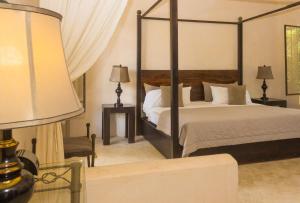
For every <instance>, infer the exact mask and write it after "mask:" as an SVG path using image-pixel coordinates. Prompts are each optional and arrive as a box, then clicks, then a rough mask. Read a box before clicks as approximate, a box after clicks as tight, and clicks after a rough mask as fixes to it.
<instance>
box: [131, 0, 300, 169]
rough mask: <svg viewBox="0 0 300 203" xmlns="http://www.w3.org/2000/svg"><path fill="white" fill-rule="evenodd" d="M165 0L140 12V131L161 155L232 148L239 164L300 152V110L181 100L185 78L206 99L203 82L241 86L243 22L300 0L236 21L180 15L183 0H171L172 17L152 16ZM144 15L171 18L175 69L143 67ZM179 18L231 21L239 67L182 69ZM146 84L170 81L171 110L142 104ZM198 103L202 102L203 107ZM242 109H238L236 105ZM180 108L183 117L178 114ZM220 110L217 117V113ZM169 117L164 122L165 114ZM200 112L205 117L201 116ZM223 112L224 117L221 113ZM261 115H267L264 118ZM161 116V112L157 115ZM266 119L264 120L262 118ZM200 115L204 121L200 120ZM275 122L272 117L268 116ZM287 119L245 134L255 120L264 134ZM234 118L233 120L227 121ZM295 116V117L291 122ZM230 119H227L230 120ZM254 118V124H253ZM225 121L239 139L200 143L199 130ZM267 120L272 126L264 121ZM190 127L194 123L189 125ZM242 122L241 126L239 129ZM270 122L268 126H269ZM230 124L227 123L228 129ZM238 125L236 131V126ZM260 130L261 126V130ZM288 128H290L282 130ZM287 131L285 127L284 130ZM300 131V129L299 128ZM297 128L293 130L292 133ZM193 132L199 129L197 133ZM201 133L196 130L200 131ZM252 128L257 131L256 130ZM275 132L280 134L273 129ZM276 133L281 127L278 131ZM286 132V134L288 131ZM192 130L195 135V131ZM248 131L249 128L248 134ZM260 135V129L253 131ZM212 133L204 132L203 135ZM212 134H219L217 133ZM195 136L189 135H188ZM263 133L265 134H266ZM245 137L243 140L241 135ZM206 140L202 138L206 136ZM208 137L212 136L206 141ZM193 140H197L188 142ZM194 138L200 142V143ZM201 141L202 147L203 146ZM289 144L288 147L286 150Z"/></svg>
mask: <svg viewBox="0 0 300 203" xmlns="http://www.w3.org/2000/svg"><path fill="white" fill-rule="evenodd" d="M161 1H162V0H158V1H156V2H155V3H154V4H153V5H152V6H151V7H150V8H149V9H148V10H147V11H146V12H145V13H143V14H142V12H141V11H140V10H139V11H137V100H136V105H137V134H140V135H143V136H144V137H145V138H146V139H147V140H149V141H150V142H151V143H152V144H153V145H154V146H155V147H156V148H157V149H158V150H159V151H160V152H161V153H162V154H164V155H165V156H166V157H167V158H177V157H181V156H199V155H208V154H216V153H229V154H231V155H232V156H233V157H235V158H236V159H237V160H238V162H239V163H248V162H256V161H265V160H273V159H281V158H288V157H296V156H300V128H299V129H298V128H297V129H293V130H290V129H289V128H292V127H293V126H294V125H295V124H296V126H297V122H298V121H300V112H295V111H297V110H290V109H279V108H276V109H274V107H265V106H255V105H253V106H245V107H244V106H243V107H242V106H235V107H231V108H226V107H222V106H218V108H203V105H204V106H205V104H203V103H204V102H202V103H201V102H198V103H197V102H196V103H197V104H196V103H195V105H196V107H195V106H192V107H187V108H179V106H180V104H179V101H178V98H179V94H178V85H179V84H180V83H182V84H183V86H190V87H191V90H190V99H191V101H201V100H203V99H204V94H205V93H204V87H203V82H210V83H223V84H229V83H234V82H237V83H238V84H239V85H242V84H243V26H244V23H246V22H248V21H252V20H255V19H258V18H261V17H264V16H268V15H271V14H275V13H279V12H281V11H284V10H288V9H291V8H294V7H297V6H300V1H298V2H296V3H293V4H290V5H288V6H285V7H282V8H279V9H276V10H273V11H270V12H266V13H263V14H260V15H256V16H254V17H250V18H247V19H242V18H241V17H240V18H239V19H238V21H237V22H230V21H208V20H193V19H179V18H178V5H177V0H170V18H160V17H148V16H147V15H148V14H149V13H150V12H151V11H152V10H153V9H154V8H155V7H156V6H157V5H159V4H160V2H161ZM144 20H157V21H170V39H171V40H170V42H171V49H170V52H171V68H170V70H143V69H142V23H143V21H144ZM178 22H189V23H209V24H227V25H232V27H233V28H235V29H237V42H238V43H237V44H238V54H237V60H238V61H237V65H238V67H237V69H232V70H179V68H178V66H179V65H178V51H179V50H178ZM144 84H148V85H153V86H162V85H171V87H170V89H171V106H170V107H171V108H169V109H160V110H158V109H156V111H155V112H145V110H143V108H142V105H143V102H144V100H145V95H146V92H145V88H144ZM197 105H198V107H199V105H200V108H198V107H197ZM237 109H238V110H237ZM268 111H269V112H270V113H271V114H272V115H273V117H270V116H267V117H265V118H264V114H266V113H263V112H268ZM179 112H180V117H182V118H179ZM193 112H197V115H198V116H196V117H197V119H196V120H194V119H193V117H194V116H192V114H193ZM224 112H225V113H226V115H230V116H228V117H227V118H228V119H226V118H225V119H223V120H218V121H216V122H215V123H214V122H209V121H213V120H214V118H218V117H220V115H222V114H224ZM248 112H252V114H253V117H251V116H250V117H251V119H252V120H251V119H250V120H249V118H248V117H247V116H248V115H247V114H248ZM151 113H152V115H154V116H151V117H155V115H158V114H159V118H160V120H155V119H153V120H151V119H150V118H149V117H150V116H149V115H150V114H151ZM214 114H215V116H213V115H214ZM245 114H246V116H244V118H242V119H240V118H241V117H243V116H242V115H245ZM162 116H163V117H165V120H164V121H162V119H161V117H162ZM200 117H201V118H200ZM221 117H222V116H221ZM259 117H262V118H261V119H259ZM155 118H156V117H155ZM184 119H185V124H187V125H185V126H184V127H185V128H183V123H184V122H183V121H182V120H184ZM263 119H265V120H263ZM199 120H201V121H199ZM239 120H244V123H239V122H240V121H239ZM268 120H269V121H270V122H267V121H268ZM282 120H286V121H287V122H285V124H286V126H284V127H282V126H281V128H280V129H278V128H277V129H276V128H275V131H273V132H271V131H268V133H269V135H268V136H266V135H265V134H264V136H261V137H256V138H254V137H253V135H252V134H251V130H249V129H247V130H249V131H250V135H249V136H250V137H251V136H252V138H254V139H249V137H243V136H242V135H243V133H246V132H243V131H242V130H243V127H244V128H245V126H247V125H252V124H253V126H252V128H254V130H255V129H256V131H259V130H261V132H262V133H267V132H263V131H266V130H270V129H272V128H274V127H276V124H277V126H278V123H280V122H282ZM228 121H230V122H231V123H230V122H228ZM288 121H290V122H288ZM226 122H227V123H226ZM250 122H252V123H251V124H249V123H250ZM220 123H221V124H222V125H224V126H230V125H231V124H232V123H234V125H232V126H231V127H232V128H231V129H230V130H231V131H232V134H234V136H235V139H231V137H230V139H229V137H225V138H224V139H223V138H222V139H219V140H218V138H216V139H215V141H216V142H217V143H218V144H215V143H216V142H214V143H212V142H205V143H206V145H205V144H203V143H204V142H202V143H201V139H199V137H197V134H201V133H202V134H203V133H204V132H208V131H207V130H209V129H208V128H209V126H210V128H214V130H220V131H221V130H223V131H224V129H218V128H217V125H219V124H220ZM264 124H265V125H266V126H267V127H266V126H264ZM187 126H189V127H187ZM238 126H242V127H240V128H238ZM268 127H269V128H268ZM225 129H226V128H225ZM232 129H233V130H232ZM257 129H258V130H257ZM282 129H285V130H286V131H285V130H282ZM281 130H282V131H281ZM296 130H297V133H298V136H297V133H295V131H296ZM292 131H293V132H292ZM192 132H194V133H192ZM195 132H196V133H195ZM252 132H253V131H252ZM274 132H275V134H274ZM276 132H281V134H280V133H277V134H276ZM285 133H287V134H286V136H283V134H285ZM192 134H194V135H193V136H192ZM248 134H249V133H248ZM254 134H255V132H254ZM205 135H206V136H208V135H209V134H204V136H205ZM211 136H214V135H213V134H212V135H211ZM187 137H190V139H186V138H187ZM262 137H264V138H262ZM237 139H240V140H242V141H241V142H237V141H236V140H237ZM202 141H203V140H202ZM205 141H209V140H205ZM188 142H192V143H188ZM193 142H197V143H198V145H197V146H195V145H194V143H193ZM199 145H201V147H199ZM282 149H284V150H282Z"/></svg>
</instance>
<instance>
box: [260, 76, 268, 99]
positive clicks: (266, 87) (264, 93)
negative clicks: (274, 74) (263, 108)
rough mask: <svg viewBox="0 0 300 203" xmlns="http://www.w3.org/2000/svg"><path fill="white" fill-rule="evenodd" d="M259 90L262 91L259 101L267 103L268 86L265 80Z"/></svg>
mask: <svg viewBox="0 0 300 203" xmlns="http://www.w3.org/2000/svg"><path fill="white" fill-rule="evenodd" d="M261 88H262V90H263V96H262V97H261V100H263V101H268V100H269V98H268V97H267V89H268V85H267V82H266V79H264V81H263V84H262V86H261Z"/></svg>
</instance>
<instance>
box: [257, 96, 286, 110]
mask: <svg viewBox="0 0 300 203" xmlns="http://www.w3.org/2000/svg"><path fill="white" fill-rule="evenodd" d="M252 102H253V103H256V104H263V105H267V106H279V107H284V108H286V107H287V101H286V100H283V99H273V98H269V99H268V100H262V99H261V98H255V99H252Z"/></svg>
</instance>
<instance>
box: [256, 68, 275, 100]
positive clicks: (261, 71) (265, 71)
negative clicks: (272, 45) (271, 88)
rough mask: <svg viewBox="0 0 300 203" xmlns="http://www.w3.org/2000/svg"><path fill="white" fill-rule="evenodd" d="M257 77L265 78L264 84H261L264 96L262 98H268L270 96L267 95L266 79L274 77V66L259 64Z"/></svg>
mask: <svg viewBox="0 0 300 203" xmlns="http://www.w3.org/2000/svg"><path fill="white" fill-rule="evenodd" d="M256 79H261V80H263V84H262V86H261V88H262V90H263V96H262V97H261V99H262V100H268V99H269V98H268V97H267V93H266V92H267V89H268V86H267V83H266V80H272V79H274V76H273V73H272V68H271V66H265V65H264V66H259V67H258V71H257V76H256Z"/></svg>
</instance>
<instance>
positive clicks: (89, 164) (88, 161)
mask: <svg viewBox="0 0 300 203" xmlns="http://www.w3.org/2000/svg"><path fill="white" fill-rule="evenodd" d="M86 158H87V164H88V167H91V160H90V156H87V157H86Z"/></svg>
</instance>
